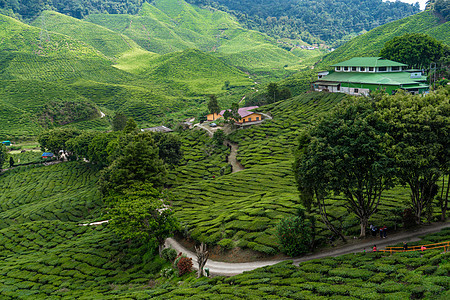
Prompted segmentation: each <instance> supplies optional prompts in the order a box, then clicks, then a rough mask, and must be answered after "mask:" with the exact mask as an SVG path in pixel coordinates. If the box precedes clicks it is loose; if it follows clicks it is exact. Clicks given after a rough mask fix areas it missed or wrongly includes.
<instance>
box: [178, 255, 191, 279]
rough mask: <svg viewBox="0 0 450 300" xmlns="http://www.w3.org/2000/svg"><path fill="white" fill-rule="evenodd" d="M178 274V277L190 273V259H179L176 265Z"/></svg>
mask: <svg viewBox="0 0 450 300" xmlns="http://www.w3.org/2000/svg"><path fill="white" fill-rule="evenodd" d="M177 268H178V274H179V275H180V276H182V275H184V274H186V273H189V272H191V270H192V258H189V257H181V258H180V260H179V261H178V264H177Z"/></svg>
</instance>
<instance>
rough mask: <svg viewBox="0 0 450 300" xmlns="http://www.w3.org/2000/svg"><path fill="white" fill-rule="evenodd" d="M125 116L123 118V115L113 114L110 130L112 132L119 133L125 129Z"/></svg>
mask: <svg viewBox="0 0 450 300" xmlns="http://www.w3.org/2000/svg"><path fill="white" fill-rule="evenodd" d="M127 119H128V118H127V116H125V115H124V114H123V113H120V112H118V113H116V114H114V117H113V119H112V128H113V130H114V131H121V130H123V129H124V128H125V126H126V125H127Z"/></svg>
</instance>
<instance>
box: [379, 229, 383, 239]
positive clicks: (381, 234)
mask: <svg viewBox="0 0 450 300" xmlns="http://www.w3.org/2000/svg"><path fill="white" fill-rule="evenodd" d="M382 238H383V227H381V228H380V239H382Z"/></svg>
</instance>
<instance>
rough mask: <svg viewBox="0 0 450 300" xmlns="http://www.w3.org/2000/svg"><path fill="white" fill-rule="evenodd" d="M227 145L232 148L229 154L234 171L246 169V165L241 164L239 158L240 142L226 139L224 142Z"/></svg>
mask: <svg viewBox="0 0 450 300" xmlns="http://www.w3.org/2000/svg"><path fill="white" fill-rule="evenodd" d="M224 144H225V146H227V147H229V148H230V150H231V151H230V155H228V162H229V163H230V165H231V167H232V173H236V172H239V171H242V170H244V169H245V168H244V166H243V165H241V163H240V162H239V161H238V160H237V158H236V157H237V152H238V149H239V146H238V144H236V143H232V142H230V141H225V142H224Z"/></svg>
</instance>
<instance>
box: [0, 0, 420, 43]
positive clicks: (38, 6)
mask: <svg viewBox="0 0 450 300" xmlns="http://www.w3.org/2000/svg"><path fill="white" fill-rule="evenodd" d="M143 2H145V0H102V1H100V0H0V13H2V14H5V15H9V16H13V17H15V18H18V19H22V20H33V19H35V18H36V17H37V16H38V15H39V14H40V13H41V12H42V11H43V10H54V11H57V12H60V13H63V14H65V15H69V16H72V17H75V18H78V19H82V18H84V17H85V16H87V15H89V14H92V13H108V14H136V13H138V11H139V10H140V8H141V6H142V3H143ZM147 2H150V3H151V2H153V1H152V0H147ZM187 2H189V3H192V4H196V5H199V6H209V7H213V8H216V9H220V10H223V11H227V12H229V13H232V14H233V15H234V16H236V17H237V19H238V20H239V21H240V22H241V23H242V24H243V25H244V26H246V27H247V28H249V29H254V30H259V31H262V32H265V33H267V34H268V35H270V36H272V37H275V38H288V39H293V40H296V39H301V40H303V41H305V42H307V43H310V44H312V43H319V42H321V41H326V42H327V43H330V42H337V44H339V43H340V42H342V39H343V38H344V39H345V38H347V39H348V38H349V37H351V36H354V35H356V34H358V33H360V32H363V31H365V30H370V29H373V28H375V27H377V26H379V25H382V24H385V23H388V22H391V21H394V20H397V19H401V18H403V17H406V16H408V15H412V14H414V13H417V12H418V11H419V7H418V6H417V5H415V6H413V5H409V4H406V3H402V2H399V1H397V2H382V0H361V1H359V0H348V1H347V0H308V1H306V0H242V1H240V0H239V1H238V0H187Z"/></svg>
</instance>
